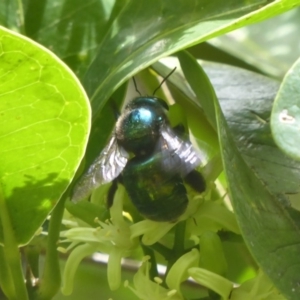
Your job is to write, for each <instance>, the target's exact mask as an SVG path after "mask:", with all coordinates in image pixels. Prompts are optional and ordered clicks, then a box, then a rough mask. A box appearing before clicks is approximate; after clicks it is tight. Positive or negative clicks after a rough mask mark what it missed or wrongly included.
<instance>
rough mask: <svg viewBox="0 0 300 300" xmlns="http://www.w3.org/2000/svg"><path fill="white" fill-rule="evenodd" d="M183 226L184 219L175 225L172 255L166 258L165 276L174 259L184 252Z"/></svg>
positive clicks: (184, 224)
mask: <svg viewBox="0 0 300 300" xmlns="http://www.w3.org/2000/svg"><path fill="white" fill-rule="evenodd" d="M185 228H186V221H182V222H179V223H178V224H177V225H176V227H175V238H174V245H173V249H172V250H171V251H172V255H171V256H170V257H169V259H168V265H167V271H166V274H165V276H167V274H168V272H169V271H170V269H171V267H172V266H173V264H174V263H175V262H176V260H177V259H178V258H179V257H180V256H181V255H182V254H184V252H185V250H184V237H185Z"/></svg>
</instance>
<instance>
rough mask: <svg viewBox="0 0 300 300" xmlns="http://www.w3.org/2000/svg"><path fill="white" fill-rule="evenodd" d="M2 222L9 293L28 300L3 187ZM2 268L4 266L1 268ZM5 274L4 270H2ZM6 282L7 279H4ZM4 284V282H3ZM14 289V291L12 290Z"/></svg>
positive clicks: (13, 296)
mask: <svg viewBox="0 0 300 300" xmlns="http://www.w3.org/2000/svg"><path fill="white" fill-rule="evenodd" d="M0 220H1V223H2V228H3V242H4V243H3V244H4V246H3V252H2V254H3V257H2V259H3V260H4V261H6V263H5V265H6V266H5V265H4V268H5V267H6V271H4V272H6V273H7V275H8V276H9V278H7V281H8V284H9V286H10V288H7V291H8V292H9V294H13V295H11V296H12V297H11V298H10V299H11V300H13V299H18V300H28V294H27V290H26V286H25V281H24V276H23V271H22V266H21V259H20V252H19V247H18V243H17V239H16V236H15V232H14V230H13V226H12V224H11V220H10V213H9V210H8V208H7V205H6V201H5V200H4V195H3V191H2V187H1V185H0ZM1 267H2V266H1ZM2 272H3V270H2ZM1 277H2V276H1ZM4 280H5V279H4ZM2 282H3V281H2ZM12 289H13V290H12Z"/></svg>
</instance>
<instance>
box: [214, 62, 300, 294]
mask: <svg viewBox="0 0 300 300" xmlns="http://www.w3.org/2000/svg"><path fill="white" fill-rule="evenodd" d="M226 69H227V71H226ZM208 75H209V77H210V78H211V81H212V83H213V85H214V86H215V89H216V93H217V96H218V98H219V100H220V105H221V109H222V112H221V110H220V109H219V108H218V107H217V108H218V109H217V112H218V114H217V118H218V124H219V134H220V143H221V147H222V152H223V161H224V170H225V173H226V176H227V180H228V187H229V191H230V196H231V200H232V203H233V205H234V210H235V213H236V216H237V219H238V222H239V225H240V227H241V231H242V233H243V236H244V238H245V241H246V243H247V245H248V247H249V249H250V251H251V252H252V254H253V256H254V257H255V259H256V260H257V262H258V263H259V265H260V266H261V267H262V269H263V270H264V272H265V273H266V274H267V275H268V276H269V277H270V278H271V280H272V281H273V283H274V285H275V286H276V287H277V288H278V289H279V290H281V291H282V293H284V294H285V295H286V296H287V297H288V298H289V299H298V298H299V292H300V287H299V285H298V278H299V272H300V267H299V266H300V258H299V251H300V246H299V245H300V235H299V229H300V223H299V220H300V213H299V212H298V211H296V210H294V209H293V208H291V207H290V206H289V202H288V198H287V193H288V192H290V191H294V192H297V190H298V191H299V184H298V182H299V170H300V164H299V162H297V161H294V160H292V159H289V158H287V157H286V156H284V155H283V154H282V152H281V151H280V150H279V149H278V148H277V147H276V145H275V144H274V142H273V140H272V137H271V133H270V127H269V120H268V116H269V115H270V111H271V107H272V98H273V97H274V94H275V93H276V91H277V89H278V84H277V83H276V82H273V81H272V80H270V79H267V78H264V77H262V76H261V75H257V74H254V73H251V72H247V71H242V70H238V69H236V68H232V67H220V66H219V67H218V68H217V67H216V68H211V70H210V71H208Z"/></svg>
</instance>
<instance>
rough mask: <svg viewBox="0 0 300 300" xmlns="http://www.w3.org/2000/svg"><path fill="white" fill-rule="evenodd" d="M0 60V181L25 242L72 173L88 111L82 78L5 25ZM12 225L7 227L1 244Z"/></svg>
mask: <svg viewBox="0 0 300 300" xmlns="http://www.w3.org/2000/svg"><path fill="white" fill-rule="evenodd" d="M0 63H1V69H0V77H1V85H0V144H1V147H0V184H1V186H2V189H3V194H4V200H5V203H4V205H5V206H6V208H7V210H8V212H9V219H10V220H9V221H10V223H11V226H12V228H13V230H14V233H15V236H16V240H17V242H18V244H25V243H27V242H28V241H29V240H30V239H31V237H32V236H33V234H34V233H35V231H36V230H37V229H38V228H39V227H40V226H41V224H42V223H43V221H44V220H45V218H46V217H47V215H48V214H49V212H50V211H51V210H52V209H53V207H54V206H55V204H56V202H57V201H58V200H59V198H60V196H61V195H62V193H63V192H64V191H65V190H66V188H67V186H68V184H69V183H70V181H71V179H72V178H73V176H74V173H75V171H76V169H77V167H78V165H79V163H80V161H81V159H82V156H83V152H84V148H85V145H86V142H87V137H88V133H89V127H90V119H89V118H90V109H89V106H88V100H87V97H86V95H85V93H84V91H83V89H82V87H81V86H80V84H79V82H78V80H77V79H76V77H75V76H74V75H73V74H72V72H71V71H70V70H69V69H68V68H67V67H66V66H65V65H64V64H63V63H62V62H60V61H59V60H58V59H57V57H55V56H54V55H53V54H52V53H51V52H49V51H48V50H46V49H45V48H43V47H41V46H39V45H37V44H36V43H34V42H32V41H30V40H29V39H27V38H24V37H22V36H20V35H18V34H15V33H12V32H10V31H8V30H7V29H4V28H0ZM1 221H2V222H3V219H1ZM0 224H1V223H0ZM6 229H7V228H6V225H5V224H2V226H1V227H0V241H1V242H3V230H6Z"/></svg>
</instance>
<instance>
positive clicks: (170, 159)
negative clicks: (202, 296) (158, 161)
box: [160, 124, 202, 177]
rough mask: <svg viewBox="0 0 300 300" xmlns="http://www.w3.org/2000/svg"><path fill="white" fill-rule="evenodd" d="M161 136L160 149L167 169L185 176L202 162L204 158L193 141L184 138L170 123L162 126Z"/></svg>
mask: <svg viewBox="0 0 300 300" xmlns="http://www.w3.org/2000/svg"><path fill="white" fill-rule="evenodd" d="M161 136H162V140H161V142H160V147H161V149H160V150H161V151H162V153H163V163H164V167H165V169H166V170H170V171H172V172H174V171H175V172H178V173H180V174H181V176H183V177H184V176H185V175H187V174H189V173H190V172H191V171H192V170H194V169H195V168H196V167H197V166H199V165H200V164H201V162H202V160H201V158H200V156H199V154H198V153H197V152H196V151H195V149H194V147H193V145H192V144H191V142H189V141H184V140H182V139H181V138H180V137H178V135H177V134H176V133H175V132H174V130H173V129H172V128H170V127H169V126H168V125H166V124H165V125H163V126H162V127H161Z"/></svg>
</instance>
